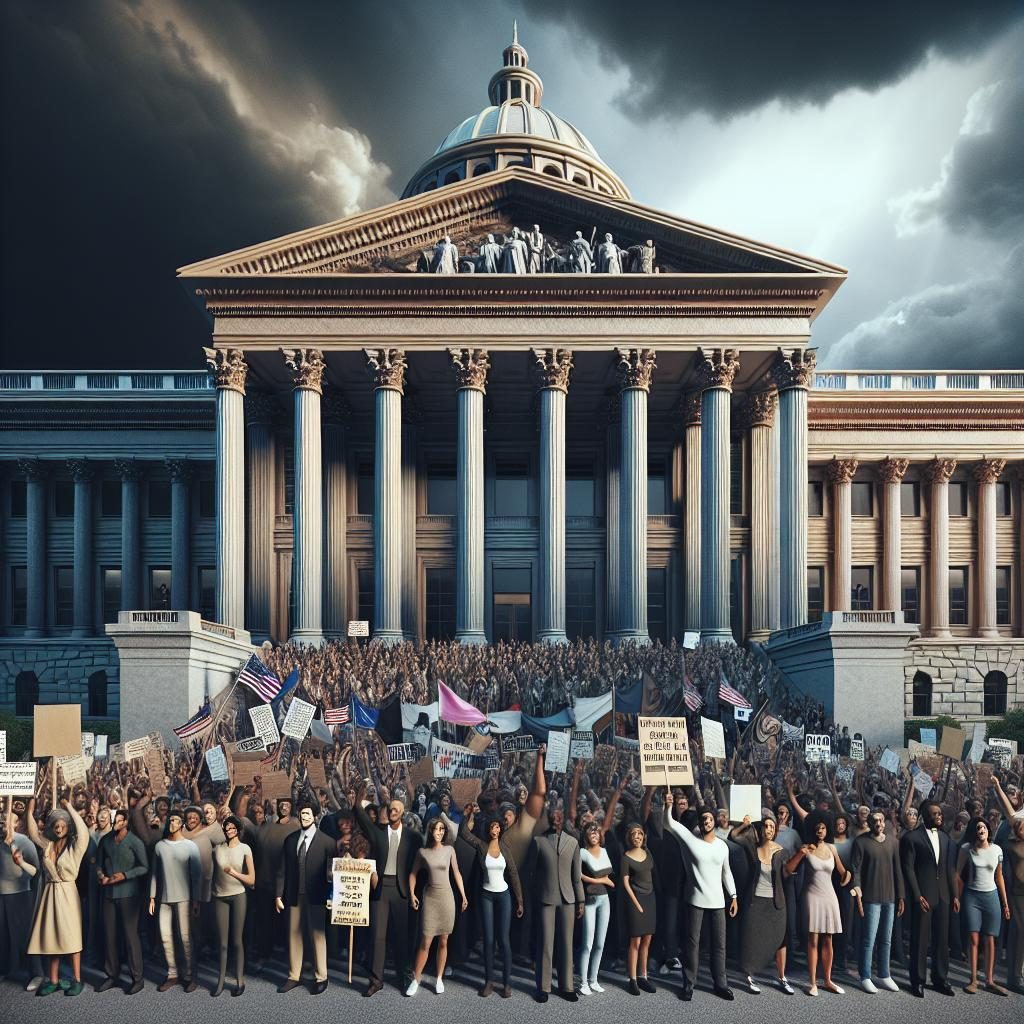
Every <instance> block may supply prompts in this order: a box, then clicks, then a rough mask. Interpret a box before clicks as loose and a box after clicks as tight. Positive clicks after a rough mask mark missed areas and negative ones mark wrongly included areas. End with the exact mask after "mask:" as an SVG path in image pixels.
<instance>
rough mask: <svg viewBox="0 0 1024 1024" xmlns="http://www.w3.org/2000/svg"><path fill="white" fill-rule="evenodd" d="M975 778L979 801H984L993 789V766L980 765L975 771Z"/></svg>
mask: <svg viewBox="0 0 1024 1024" xmlns="http://www.w3.org/2000/svg"><path fill="white" fill-rule="evenodd" d="M974 778H975V783H976V785H977V791H978V799H979V800H984V799H985V798H986V797H987V796H988V791H989V790H990V789H991V788H992V765H990V764H979V765H978V766H977V768H975V769H974Z"/></svg>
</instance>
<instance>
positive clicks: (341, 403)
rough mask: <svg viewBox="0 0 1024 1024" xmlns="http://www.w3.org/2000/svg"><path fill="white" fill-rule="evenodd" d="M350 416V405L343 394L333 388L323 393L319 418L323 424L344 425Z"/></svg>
mask: <svg viewBox="0 0 1024 1024" xmlns="http://www.w3.org/2000/svg"><path fill="white" fill-rule="evenodd" d="M351 418H352V406H350V405H349V404H348V401H347V399H346V398H345V396H344V395H343V394H342V393H341V392H340V391H336V390H334V389H333V388H332V389H331V390H330V391H328V392H327V393H326V394H325V395H324V399H323V403H322V404H321V406H320V419H321V421H322V422H323V423H324V425H325V426H327V425H332V426H336V427H338V426H345V425H346V424H347V423H348V421H349V420H350V419H351Z"/></svg>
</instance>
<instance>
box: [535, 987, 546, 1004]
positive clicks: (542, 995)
mask: <svg viewBox="0 0 1024 1024" xmlns="http://www.w3.org/2000/svg"><path fill="white" fill-rule="evenodd" d="M533 1001H534V1002H535V1003H546V1002H547V1001H548V994H547V992H541V990H540V989H537V991H536V992H534V993H533Z"/></svg>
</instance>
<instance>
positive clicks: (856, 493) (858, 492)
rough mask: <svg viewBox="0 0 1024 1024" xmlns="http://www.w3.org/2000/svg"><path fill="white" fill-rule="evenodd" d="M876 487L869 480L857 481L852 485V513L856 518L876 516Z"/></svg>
mask: <svg viewBox="0 0 1024 1024" xmlns="http://www.w3.org/2000/svg"><path fill="white" fill-rule="evenodd" d="M873 501H874V485H873V484H872V483H871V482H870V481H869V480H863V481H861V480H855V481H854V482H853V483H852V484H851V485H850V512H851V514H852V515H855V516H871V515H873V514H874V504H873Z"/></svg>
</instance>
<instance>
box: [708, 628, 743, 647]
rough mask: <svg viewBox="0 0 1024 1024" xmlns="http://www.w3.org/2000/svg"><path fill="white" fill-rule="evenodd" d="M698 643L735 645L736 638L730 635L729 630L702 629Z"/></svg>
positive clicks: (730, 631)
mask: <svg viewBox="0 0 1024 1024" xmlns="http://www.w3.org/2000/svg"><path fill="white" fill-rule="evenodd" d="M700 642H701V643H702V644H735V643H736V638H735V637H734V636H733V635H732V630H731V629H723V628H722V627H716V628H714V629H702V630H701V631H700Z"/></svg>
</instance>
